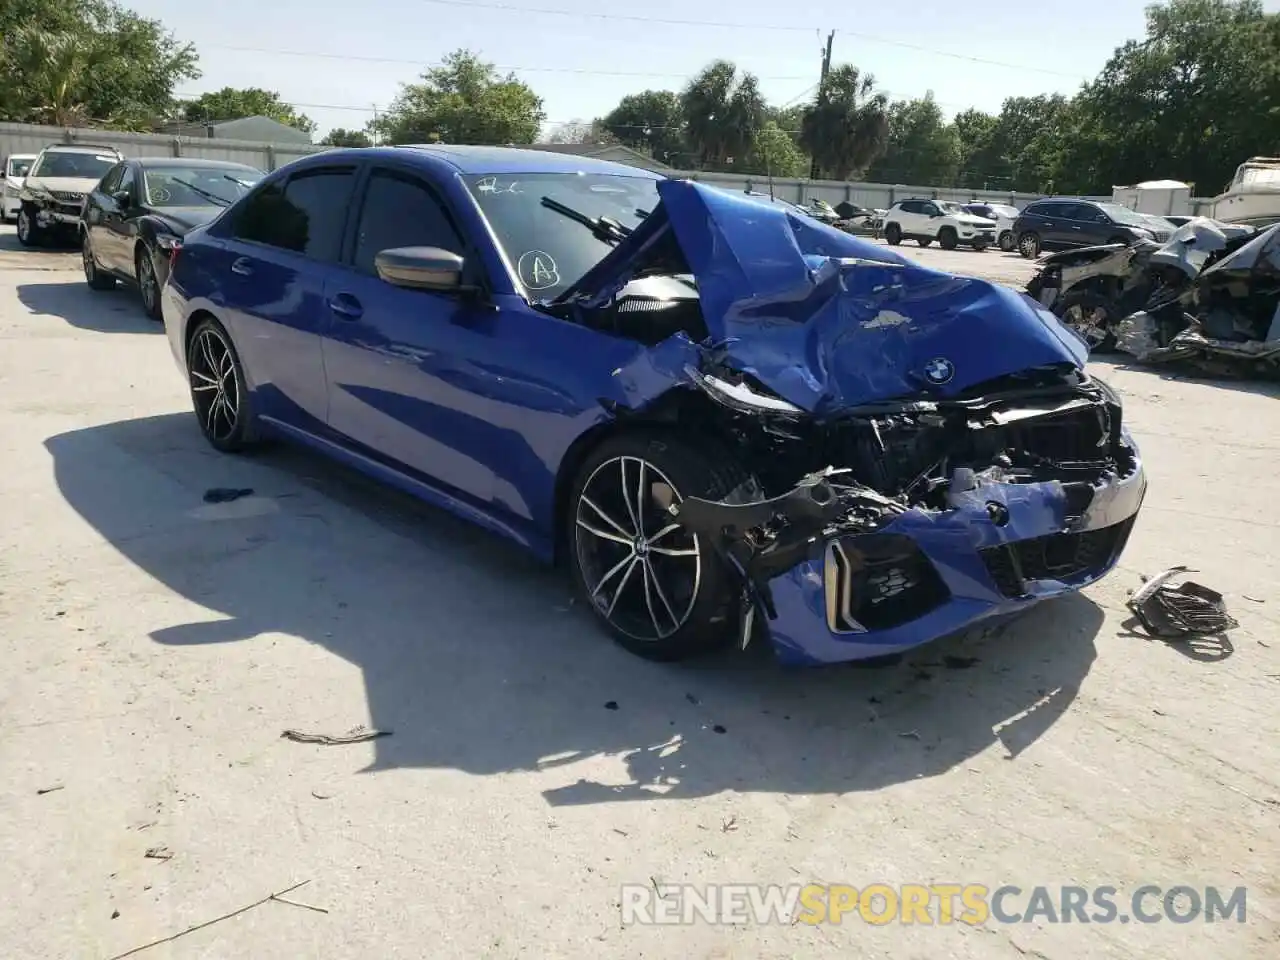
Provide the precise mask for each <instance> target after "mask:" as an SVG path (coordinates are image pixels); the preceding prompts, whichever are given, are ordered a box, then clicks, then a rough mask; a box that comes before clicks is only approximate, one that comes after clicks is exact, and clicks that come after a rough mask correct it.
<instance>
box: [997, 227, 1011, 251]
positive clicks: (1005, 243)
mask: <svg viewBox="0 0 1280 960" xmlns="http://www.w3.org/2000/svg"><path fill="white" fill-rule="evenodd" d="M997 242H998V243H999V245H1000V249H1001V250H1003V251H1004V252H1005V253H1010V252H1012V251H1013V231H1012V230H1006V231H1005V232H1004V233H1002V234H1000V239H999V240H998V241H997Z"/></svg>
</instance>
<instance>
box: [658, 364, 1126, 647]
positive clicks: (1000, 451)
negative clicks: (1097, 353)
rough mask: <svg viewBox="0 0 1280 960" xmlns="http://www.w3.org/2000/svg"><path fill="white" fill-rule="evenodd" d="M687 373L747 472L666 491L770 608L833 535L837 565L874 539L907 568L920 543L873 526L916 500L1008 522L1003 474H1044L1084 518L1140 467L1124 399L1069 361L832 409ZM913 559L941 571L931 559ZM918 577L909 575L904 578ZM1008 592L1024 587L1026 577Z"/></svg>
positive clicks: (753, 598)
mask: <svg viewBox="0 0 1280 960" xmlns="http://www.w3.org/2000/svg"><path fill="white" fill-rule="evenodd" d="M688 373H689V375H690V378H691V380H692V381H693V383H695V384H696V385H697V386H698V387H699V388H700V389H701V390H702V391H703V392H705V393H706V394H708V395H709V396H710V397H712V398H713V399H714V400H716V401H717V403H718V405H719V406H720V407H721V408H722V409H723V411H724V416H723V417H722V418H718V419H720V423H718V425H717V431H716V432H717V433H719V432H720V430H724V431H727V432H728V434H729V435H730V436H731V437H732V447H733V449H734V451H735V452H736V454H737V456H738V458H739V460H740V462H741V463H743V464H745V465H747V466H748V467H749V468H750V469H751V473H752V476H751V479H750V480H749V481H748V482H747V483H745V484H743V485H742V486H740V487H739V488H738V489H736V490H734V491H733V493H732V494H731V495H730V496H729V497H727V498H725V499H724V500H721V501H709V500H703V499H697V498H690V499H686V500H684V501H683V502H681V503H669V502H668V503H665V504H662V505H663V506H664V507H666V508H667V510H668V512H669V513H670V514H671V515H672V516H673V517H674V518H676V519H678V520H679V521H680V522H681V523H682V524H684V525H685V526H686V527H688V528H690V529H691V530H693V531H695V532H697V533H699V534H700V535H703V536H706V537H707V538H708V539H710V540H711V541H712V542H713V543H716V544H717V545H718V546H719V547H720V549H721V550H722V551H723V552H724V554H725V555H726V556H727V557H728V559H729V560H730V561H731V563H732V565H733V567H734V568H735V569H737V570H738V571H739V572H740V574H741V575H742V578H743V582H744V587H745V591H746V594H747V596H746V597H744V603H745V604H753V603H758V604H759V605H760V607H761V608H762V610H763V612H764V613H765V614H766V615H769V616H772V613H771V612H770V600H769V596H768V581H769V580H770V579H771V578H772V577H773V576H775V575H777V574H778V573H780V572H782V571H785V570H788V569H790V568H792V567H794V566H796V564H797V563H799V562H800V561H801V560H802V559H803V558H804V557H805V556H806V555H808V553H809V552H810V551H811V550H812V548H813V545H814V544H815V543H818V542H820V541H831V542H833V543H836V544H837V547H836V549H835V554H836V556H835V558H834V559H833V561H832V562H834V563H836V564H837V565H839V564H840V563H844V564H845V565H849V564H850V563H853V564H855V565H857V566H862V567H874V565H875V564H874V563H873V562H871V561H873V560H874V559H875V557H874V556H872V555H869V554H868V553H867V551H868V549H870V550H871V551H872V553H873V554H874V553H875V552H876V551H877V550H879V551H880V552H881V553H882V554H883V556H881V557H880V558H879V559H880V560H881V561H882V562H883V563H885V564H888V565H887V566H886V569H890V570H893V571H897V573H895V574H894V575H898V576H903V577H905V574H901V573H900V571H902V570H903V569H909V568H910V567H911V563H904V561H909V560H910V559H911V558H912V557H913V555H914V553H915V552H916V548H915V546H914V545H913V544H912V543H911V542H910V541H909V540H907V539H906V538H904V537H893V536H887V537H881V538H876V537H868V536H866V535H868V534H875V533H877V532H878V531H881V530H883V529H884V528H885V527H886V526H888V525H889V524H891V523H892V522H893V521H894V520H895V519H896V518H898V517H900V516H902V515H904V514H906V513H907V512H908V511H916V512H917V513H922V514H926V515H928V514H936V515H938V516H942V515H944V514H946V513H947V512H948V511H951V510H954V509H956V508H957V507H960V506H970V507H972V506H973V505H975V504H977V505H979V506H980V508H981V512H982V514H983V515H984V517H985V519H986V520H988V521H989V522H990V523H991V524H992V525H993V526H995V527H1003V526H1005V525H1006V524H1008V523H1009V522H1010V515H1009V508H1008V506H1007V501H1008V499H1009V497H1008V494H1007V493H1005V492H1001V493H1000V494H999V495H996V494H994V493H993V490H994V488H995V487H1001V488H1004V490H1007V489H1009V488H1011V487H1012V488H1016V487H1018V486H1019V485H1045V484H1047V485H1050V487H1051V488H1053V489H1057V490H1060V491H1061V494H1062V497H1063V504H1064V508H1063V516H1062V518H1061V519H1062V522H1063V525H1064V527H1065V528H1066V529H1071V528H1072V527H1075V526H1078V527H1080V529H1081V530H1082V531H1083V530H1084V529H1085V528H1086V527H1088V526H1090V524H1086V523H1084V518H1085V515H1086V512H1087V511H1088V510H1089V508H1090V507H1091V506H1094V505H1095V499H1096V496H1097V494H1098V492H1099V491H1101V490H1104V489H1106V488H1107V487H1108V486H1109V485H1111V484H1113V483H1115V482H1116V481H1119V480H1122V479H1124V478H1126V477H1130V476H1132V475H1133V474H1134V473H1135V471H1136V470H1137V469H1138V467H1137V460H1136V455H1135V453H1134V451H1133V450H1132V449H1131V448H1130V447H1129V446H1128V445H1127V443H1126V441H1125V438H1124V434H1123V431H1122V411H1121V405H1120V402H1119V400H1118V399H1117V398H1116V396H1115V394H1114V393H1112V391H1111V390H1110V388H1108V387H1107V386H1106V385H1105V384H1103V383H1101V382H1100V381H1098V380H1094V379H1092V378H1090V377H1089V376H1088V375H1087V374H1085V373H1083V372H1082V371H1080V370H1077V369H1075V368H1072V367H1065V366H1064V367H1062V368H1050V369H1041V370H1033V371H1027V372H1026V373H1023V374H1018V375H1014V376H1007V377H1004V378H1001V379H1000V380H999V381H997V382H994V383H989V384H986V385H983V386H982V387H980V388H977V389H974V390H971V391H966V395H965V396H962V397H957V398H952V399H947V400H933V399H919V400H906V401H902V402H897V403H884V404H878V405H875V406H868V407H864V408H861V409H848V410H845V411H842V413H841V415H840V416H838V417H835V418H831V419H829V420H825V421H818V420H815V419H814V418H812V417H810V416H808V415H806V414H803V413H800V412H799V411H795V410H794V409H787V405H786V404H785V402H783V401H780V400H779V399H777V398H776V397H773V396H771V395H770V393H769V392H768V391H767V390H766V389H764V388H763V387H761V386H760V385H758V384H753V383H751V382H750V378H749V377H745V376H742V375H739V374H735V373H734V372H732V371H730V370H727V369H724V368H717V367H714V366H711V367H710V369H709V370H708V369H705V368H704V369H703V370H696V371H695V370H689V371H688ZM1014 496H1015V498H1016V494H1015V495H1014ZM1105 520H1106V518H1105V517H1103V518H1101V520H1100V521H1099V523H1095V524H1093V526H1098V525H1106V524H1105ZM1125 532H1127V527H1126V528H1125ZM851 534H852V535H857V538H856V544H857V546H856V549H848V548H841V547H840V546H839V542H840V538H841V537H843V536H845V535H851ZM1120 543H1122V538H1121V540H1120V541H1117V549H1118V545H1119V544H1120ZM855 553H856V554H857V559H856V560H855V559H854V558H853V557H852V556H851V554H855ZM891 561H892V562H891ZM1070 562H1073V561H1069V562H1068V564H1067V565H1068V566H1070ZM895 564H896V565H895ZM915 566H916V568H917V571H918V572H921V573H923V574H926V575H927V574H931V573H932V570H931V569H930V568H928V564H927V563H920V564H916V565H915ZM1049 566H1052V564H1050V565H1049ZM1045 569H1046V571H1048V572H1049V573H1052V571H1051V570H1049V568H1048V567H1046V568H1045ZM1064 569H1065V568H1064ZM1020 576H1021V575H1019V577H1020ZM1028 576H1030V574H1028ZM1006 582H1007V581H1006ZM909 585H911V584H908V583H907V582H906V580H905V579H904V580H903V583H902V586H903V588H904V589H905V588H906V587H907V586H909ZM1007 592H1008V593H1010V594H1011V595H1015V596H1016V595H1020V593H1021V588H1020V587H1018V586H1017V585H1014V586H1012V587H1011V588H1010V589H1009V590H1008V591H1007ZM848 595H849V592H848V591H846V593H845V596H846V602H847V597H848ZM829 599H830V598H829ZM867 619H868V618H867V617H866V616H865V615H864V616H862V617H861V618H860V619H859V620H856V621H855V619H854V618H853V617H852V616H851V615H849V614H848V613H846V616H845V621H846V622H847V623H849V624H857V627H856V628H857V629H866V627H865V626H862V624H865V623H866V622H867ZM838 620H839V617H838V616H836V617H834V619H833V620H832V623H833V626H837V623H836V621H838ZM847 629H853V628H847ZM744 642H745V638H744Z"/></svg>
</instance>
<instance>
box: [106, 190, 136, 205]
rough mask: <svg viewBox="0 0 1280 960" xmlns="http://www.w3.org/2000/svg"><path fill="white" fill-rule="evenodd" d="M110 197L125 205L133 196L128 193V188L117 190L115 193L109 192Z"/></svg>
mask: <svg viewBox="0 0 1280 960" xmlns="http://www.w3.org/2000/svg"><path fill="white" fill-rule="evenodd" d="M111 199H112V200H114V201H115V202H116V203H118V204H120V206H122V207H127V206H129V204H130V202H131V201H132V200H133V197H132V196H131V195H130V193H129V191H128V190H117V191H116V192H115V193H113V194H111Z"/></svg>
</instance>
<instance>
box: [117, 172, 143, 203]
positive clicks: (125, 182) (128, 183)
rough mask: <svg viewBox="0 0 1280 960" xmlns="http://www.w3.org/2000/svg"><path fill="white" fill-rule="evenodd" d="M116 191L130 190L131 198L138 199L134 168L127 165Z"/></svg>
mask: <svg viewBox="0 0 1280 960" xmlns="http://www.w3.org/2000/svg"><path fill="white" fill-rule="evenodd" d="M116 190H128V191H129V196H131V197H132V198H133V199H134V200H137V199H138V184H137V177H135V176H134V172H133V167H131V166H129V165H128V164H125V167H124V170H123V171H122V173H121V176H120V186H118V187H116Z"/></svg>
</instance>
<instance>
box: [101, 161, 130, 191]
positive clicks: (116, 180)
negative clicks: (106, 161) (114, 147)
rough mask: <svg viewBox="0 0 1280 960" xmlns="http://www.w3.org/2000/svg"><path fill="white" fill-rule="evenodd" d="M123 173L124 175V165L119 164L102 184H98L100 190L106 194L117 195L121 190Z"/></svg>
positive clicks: (109, 171)
mask: <svg viewBox="0 0 1280 960" xmlns="http://www.w3.org/2000/svg"><path fill="white" fill-rule="evenodd" d="M122 173H124V164H123V163H117V164H116V165H115V166H114V167H112V168H111V169H110V170H108V171H107V174H106V176H104V177H103V178H102V182H101V183H99V184H98V189H99V190H101V191H102V192H103V193H106V194H112V193H115V192H116V191H117V190H119V189H120V175H121V174H122Z"/></svg>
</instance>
